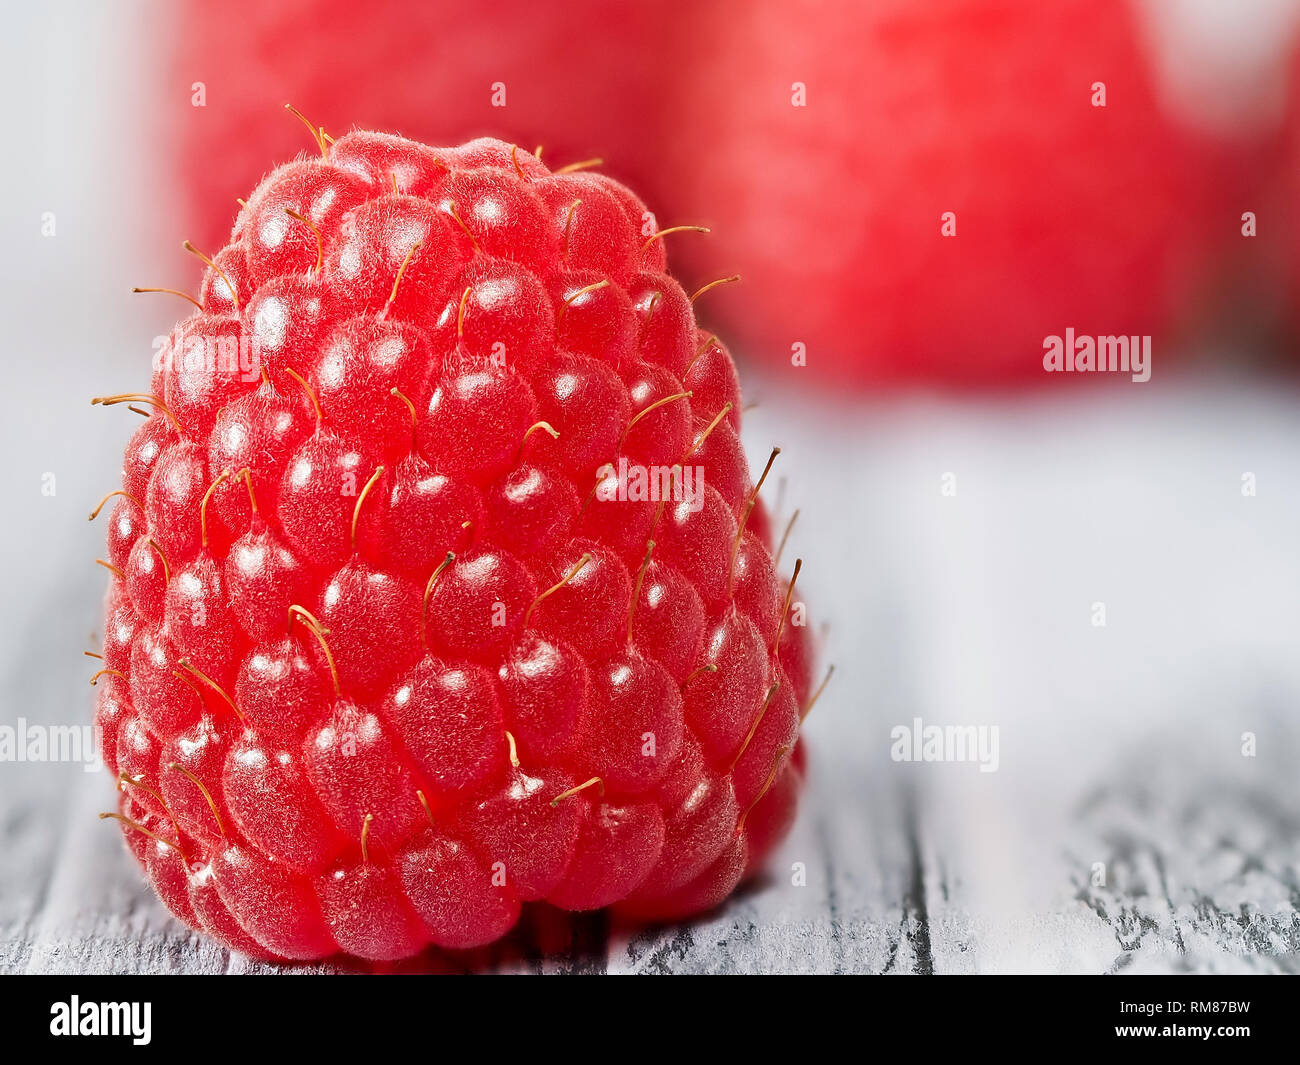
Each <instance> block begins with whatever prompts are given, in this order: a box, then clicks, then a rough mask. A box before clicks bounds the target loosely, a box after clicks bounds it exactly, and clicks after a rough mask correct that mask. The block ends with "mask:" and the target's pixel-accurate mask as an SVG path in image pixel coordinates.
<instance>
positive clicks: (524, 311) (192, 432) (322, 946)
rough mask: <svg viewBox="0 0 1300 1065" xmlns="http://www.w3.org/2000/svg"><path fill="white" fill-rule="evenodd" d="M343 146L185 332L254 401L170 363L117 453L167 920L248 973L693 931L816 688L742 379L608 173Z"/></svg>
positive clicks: (735, 874)
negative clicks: (207, 937)
mask: <svg viewBox="0 0 1300 1065" xmlns="http://www.w3.org/2000/svg"><path fill="white" fill-rule="evenodd" d="M335 151H336V152H337V154H338V158H337V159H334V158H331V160H330V161H329V162H324V161H314V162H312V163H310V164H293V165H291V166H290V167H286V168H282V169H281V170H279V171H276V172H274V173H273V174H272V175H271V177H269V178H268V179H267V181H266V183H265V184H264V186H263V187H262V188H261V189H259V190H258V191H257V192H255V193H254V194H253V195H252V196H251V197H250V198H249V201H248V202H249V207H248V209H247V210H246V211H245V212H244V214H243V215H242V216H241V218H240V221H239V223H238V225H237V227H236V231H235V234H234V237H233V242H232V244H231V245H230V246H229V247H228V248H227V249H226V252H225V253H223V257H222V259H221V261H222V263H230V264H232V265H231V266H230V269H231V271H232V283H233V284H234V288H235V291H236V293H237V294H238V295H239V297H240V300H241V308H242V310H241V312H240V313H239V315H236V314H235V313H234V307H233V301H232V304H231V307H230V308H229V309H228V310H222V311H221V314H220V316H213V315H205V316H194V317H193V318H191V319H189V320H188V321H187V323H186V324H185V325H184V326H183V327H182V328H181V329H179V330H178V331H177V333H176V334H174V338H173V339H174V340H177V339H178V338H183V337H184V336H187V335H196V334H203V335H207V334H211V333H214V332H215V331H217V330H218V329H231V330H233V331H234V332H235V333H240V331H241V330H242V331H244V333H248V332H251V333H252V334H253V336H254V337H255V339H256V345H255V347H257V348H258V349H259V350H264V352H265V355H266V357H265V360H264V361H262V362H261V363H260V365H259V371H260V372H258V373H256V374H253V375H247V376H248V379H246V375H244V374H235V375H231V374H228V373H226V372H225V371H223V370H222V369H221V368H220V367H219V366H215V367H211V368H210V369H209V370H208V371H205V372H208V373H209V374H210V375H211V376H210V377H209V378H205V377H204V376H203V375H202V373H200V372H199V370H198V369H193V371H192V372H191V369H187V370H186V371H185V376H183V377H182V376H178V372H177V371H175V370H174V369H167V370H165V371H164V372H163V373H162V374H161V378H162V380H163V383H164V387H165V390H167V392H168V395H169V396H170V398H171V399H173V400H174V401H175V402H176V406H177V409H176V410H172V409H171V408H170V406H168V407H167V409H166V410H164V412H163V413H161V414H159V415H156V416H154V417H151V418H150V419H149V421H148V422H147V423H146V425H145V427H144V429H142V430H139V431H137V435H136V436H135V437H134V438H133V440H132V442H131V445H130V448H129V450H128V453H127V457H126V463H125V465H124V472H123V480H124V483H125V484H126V486H127V488H126V489H125V490H126V491H131V492H132V494H133V495H135V499H134V500H133V499H131V498H125V499H122V500H120V501H119V502H117V503H116V504H115V505H114V509H113V511H112V521H111V523H110V529H109V537H108V540H109V550H108V555H109V558H110V559H111V560H112V561H113V563H114V565H117V566H118V568H119V569H121V571H122V576H121V577H115V578H114V580H113V583H112V586H111V589H110V592H109V596H108V601H107V603H106V607H105V610H106V617H107V621H106V633H105V652H104V653H105V666H106V668H107V669H108V670H109V671H110V672H109V673H107V674H106V675H105V676H103V677H101V678H99V679H100V684H101V685H102V686H101V688H100V691H99V699H98V706H97V712H96V722H97V725H98V727H99V729H100V732H101V736H102V739H101V749H102V750H103V751H104V754H105V758H106V760H107V761H108V763H109V764H110V765H111V766H112V767H113V768H114V769H115V770H116V771H118V772H121V773H125V774H127V776H128V777H129V778H130V781H129V783H127V784H124V787H126V788H127V789H128V790H129V792H130V794H129V796H126V795H124V797H123V800H122V810H123V816H125V817H128V818H130V820H131V821H132V822H133V823H132V824H126V823H124V824H123V831H124V832H125V833H126V836H127V839H128V842H129V843H130V845H131V847H132V849H133V851H134V852H135V853H136V855H137V857H138V858H139V859H140V861H141V862H142V864H144V866H145V867H146V869H147V871H148V874H149V877H150V879H151V881H152V882H153V883H154V885H155V887H156V889H157V890H158V892H159V894H160V895H161V896H162V897H163V899H164V901H165V902H166V904H167V905H168V907H169V908H170V909H171V910H172V912H173V913H175V914H176V915H177V916H178V917H179V918H180V919H181V920H183V921H186V922H188V923H189V924H190V925H191V926H193V927H197V928H201V929H203V930H205V931H207V932H208V933H209V934H211V935H212V936H213V937H214V938H216V939H217V940H218V941H219V942H221V943H223V944H224V945H225V946H227V947H228V948H230V949H232V950H239V951H243V952H245V953H250V954H257V955H260V956H265V957H271V958H293V959H307V958H318V957H322V956H325V955H327V954H331V953H334V952H336V951H340V950H341V951H344V952H347V953H350V954H355V955H358V956H361V957H365V958H371V959H393V958H400V957H405V956H407V955H410V954H412V953H414V952H416V951H418V950H420V949H421V948H423V947H425V946H426V945H429V944H432V945H435V946H438V947H445V948H452V949H467V948H471V947H476V946H480V945H482V944H484V943H489V942H491V941H492V940H494V939H496V938H498V937H500V936H502V935H503V934H505V933H506V932H507V931H508V930H509V929H510V928H511V927H512V926H513V925H514V923H515V921H516V920H517V918H518V916H519V913H520V906H521V904H524V903H531V902H534V901H541V900H545V901H548V902H550V903H551V904H553V905H556V906H560V907H566V908H570V909H592V908H596V907H602V906H610V905H621V906H623V907H624V908H626V909H627V910H628V912H630V913H631V912H635V913H642V914H645V915H649V916H679V915H682V914H685V913H687V912H689V911H691V910H692V909H699V908H702V907H708V906H711V905H714V904H715V903H717V902H718V901H720V900H721V899H722V898H723V897H724V896H725V895H726V894H727V892H729V891H730V890H731V888H732V887H734V886H735V884H736V882H737V880H738V879H739V877H740V875H741V874H742V872H743V871H744V869H745V868H746V863H747V862H752V861H753V858H752V856H753V855H754V854H755V853H756V852H757V850H756V848H755V847H751V846H750V843H749V838H748V833H749V832H750V830H751V829H750V828H747V826H746V818H749V817H752V826H753V831H755V832H758V833H760V834H761V836H760V842H761V848H759V849H761V850H763V851H766V850H770V849H771V847H772V846H773V845H774V844H775V842H776V841H777V839H779V837H780V835H781V833H782V832H783V831H784V830H785V828H786V827H787V826H788V822H789V818H790V816H791V813H792V809H793V800H794V793H795V790H797V789H796V788H795V787H794V785H796V784H797V783H798V779H799V778H798V776H797V774H794V773H793V772H786V771H785V770H786V766H787V763H788V762H789V759H790V752H791V751H792V749H793V748H794V745H795V742H796V736H797V729H798V723H799V710H800V707H801V706H802V705H803V700H804V698H805V697H806V694H807V684H808V670H809V667H810V665H811V661H810V656H809V646H808V643H807V640H806V633H805V631H804V627H803V626H802V621H803V614H802V605H801V604H800V607H799V617H798V619H797V621H796V620H795V619H793V618H792V619H790V620H789V621H787V622H786V623H785V624H784V627H783V630H782V634H781V636H780V639H779V641H778V639H777V629H778V628H782V617H781V609H782V607H783V606H784V603H785V588H784V585H783V584H781V583H780V581H779V580H778V577H777V574H776V572H775V567H774V565H773V563H772V559H771V555H770V548H769V544H768V542H767V540H766V538H765V535H764V532H765V530H766V528H767V525H766V520H765V518H764V517H763V513H764V512H763V511H762V509H761V507H755V508H753V509H752V511H750V508H749V503H750V501H751V495H752V489H751V487H750V485H751V478H750V473H749V469H748V465H747V463H746V461H745V457H744V454H743V452H742V451H741V449H740V447H739V443H738V436H737V431H736V430H737V427H738V426H739V420H740V414H739V406H738V400H739V390H738V386H737V384H736V377H735V371H734V368H733V367H732V365H731V360H730V357H729V356H728V355H727V354H726V351H725V349H724V348H722V347H721V345H719V344H716V343H714V342H710V343H708V344H703V342H702V339H701V336H700V334H699V332H698V331H697V328H696V325H695V321H694V316H693V314H692V313H691V310H690V305H689V303H688V302H687V301H685V299H684V297H681V294H680V289H678V288H677V286H676V284H675V282H672V281H671V280H670V279H669V278H668V277H667V275H665V274H664V273H663V272H662V271H663V269H664V261H663V258H662V254H661V253H660V252H659V251H658V250H657V242H656V245H655V246H652V247H650V248H645V249H643V248H642V244H643V242H644V239H643V237H642V236H641V231H640V225H641V223H640V214H639V211H638V206H639V203H638V201H636V200H635V198H634V197H633V196H632V194H631V193H629V192H627V191H626V190H624V189H621V187H620V186H617V185H615V184H613V183H612V182H610V181H608V180H607V179H604V178H600V177H595V176H591V175H577V176H567V177H566V176H553V175H551V174H550V173H549V171H548V169H547V168H546V166H545V165H544V164H542V163H540V162H539V161H538V160H537V159H536V158H535V157H531V156H530V157H529V158H528V159H525V160H522V161H521V160H519V159H518V156H517V153H515V152H512V151H511V149H510V146H509V145H505V144H502V143H500V142H493V141H488V140H481V141H476V142H473V143H471V144H469V145H466V146H464V147H463V148H461V149H455V150H443V149H429V148H425V147H422V146H420V145H417V144H414V143H412V142H408V141H402V140H400V139H397V138H391V137H383V136H379V135H372V134H363V133H355V134H351V135H349V136H347V137H344V138H342V139H340V141H339V142H338V144H337V145H336V148H335ZM516 163H519V165H518V167H516ZM393 175H396V177H397V182H398V189H399V192H400V195H394V194H393V191H392V176H393ZM521 175H522V176H521ZM570 196H572V197H575V198H577V197H578V196H581V197H582V199H583V205H582V208H581V209H578V208H575V209H574V210H573V212H572V218H570V217H569V212H568V210H567V208H566V209H565V210H561V209H560V207H561V206H563V205H565V204H566V203H568V204H571V202H572V201H571V200H566V197H570ZM340 204H346V205H347V207H346V209H340V208H339V206H338V205H340ZM285 205H289V206H292V208H293V209H294V210H295V211H299V212H300V213H303V214H304V215H305V216H307V217H310V218H311V219H313V224H314V225H315V226H316V228H317V229H318V230H319V232H320V239H321V264H320V268H319V270H317V266H316V256H315V234H313V233H312V231H311V229H310V228H309V227H303V228H305V229H306V233H305V234H304V233H303V232H300V231H299V230H298V229H294V228H292V227H289V228H281V227H280V225H279V221H278V217H277V214H276V211H277V210H279V211H280V213H281V214H283V213H284V212H283V207H284V206H285ZM286 217H287V216H286ZM462 223H463V228H462ZM566 239H567V242H568V246H567V249H566V247H565V242H566ZM417 240H423V241H424V242H425V243H423V244H421V245H420V247H419V248H418V249H417V250H416V252H414V253H411V248H412V247H413V244H414V242H415V241H417ZM408 253H409V254H408ZM223 268H224V267H223ZM234 271H237V276H236V275H235V273H234ZM399 275H400V276H399ZM589 279H593V280H589ZM574 285H577V286H578V289H582V288H585V287H587V286H590V285H595V286H596V287H591V288H587V291H585V292H581V293H579V294H577V295H574V292H575V291H576V290H574V289H573V286H574ZM395 286H396V292H397V294H396V295H395V296H394V287H395ZM208 288H209V299H210V300H211V301H212V303H213V305H214V307H215V305H216V304H217V303H219V302H220V296H221V292H222V291H223V289H222V285H221V284H218V283H215V282H213V283H212V284H210V285H209V286H208ZM466 289H468V293H466ZM225 291H226V292H227V294H229V289H228V288H227V289H225ZM570 296H573V298H572V299H570ZM241 335H243V334H241ZM496 338H500V339H501V343H502V345H503V346H504V351H505V355H504V357H503V358H498V357H497V355H498V352H497V351H496ZM697 351H700V352H701V355H700V357H699V358H698V359H696V358H695V353H696V352H697ZM692 359H694V360H695V361H694V363H693V364H692V361H691V360H692ZM683 374H685V375H686V376H688V377H691V378H692V379H693V380H694V382H695V384H696V386H697V387H699V389H700V394H701V395H703V396H705V397H706V400H707V402H706V405H705V406H703V407H701V406H700V405H699V402H698V401H697V400H696V399H695V398H694V397H693V396H692V395H688V394H686V393H687V392H689V391H690V388H688V387H686V386H684V384H683V381H682V376H681V375H683ZM728 403H731V404H732V405H733V409H731V410H729V411H728V410H727V409H726V404H728ZM173 417H175V418H176V421H175V422H173V421H172V418H173ZM677 466H687V467H689V468H690V470H691V472H692V478H691V480H690V481H689V482H687V481H683V480H680V479H679V480H676V481H675V480H674V479H673V477H672V476H671V475H670V474H671V470H672V468H673V467H677ZM686 488H688V489H689V491H686V492H685V494H683V491H684V489H686ZM674 492H675V493H676V494H674ZM137 501H138V502H137ZM747 511H749V512H750V520H749V522H748V529H749V531H745V532H743V535H742V534H741V533H738V529H739V528H740V526H739V523H738V519H739V518H741V517H743V516H744V515H745V513H746V512H747ZM738 537H739V539H738ZM652 540H653V541H654V544H655V546H654V547H653V548H651V547H650V541H652ZM733 557H734V561H733ZM796 630H797V631H796ZM112 671H116V673H121V674H122V676H120V677H119V676H117V675H116V673H115V672H112ZM774 789H775V790H774ZM140 829H143V830H147V831H149V832H153V833H154V834H155V835H157V836H160V837H161V838H162V839H163V840H164V841H165V842H162V843H158V842H156V841H154V840H152V839H150V837H148V836H146V835H145V834H144V833H143V832H141V831H139V830H140ZM173 848H174V849H173Z"/></svg>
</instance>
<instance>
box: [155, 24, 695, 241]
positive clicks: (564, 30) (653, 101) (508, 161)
mask: <svg viewBox="0 0 1300 1065" xmlns="http://www.w3.org/2000/svg"><path fill="white" fill-rule="evenodd" d="M682 15H683V13H675V14H674V16H673V17H671V18H670V17H665V15H664V14H663V12H661V11H658V10H655V9H653V8H651V7H647V6H643V5H637V4H615V5H611V4H609V3H607V2H606V0H569V2H567V3H566V4H564V5H563V6H554V5H549V4H537V3H535V2H533V0H498V2H497V3H495V4H493V5H492V7H491V8H490V9H486V8H476V7H472V6H468V7H467V6H466V5H464V4H457V3H453V2H452V0H428V2H425V3H419V4H413V3H410V0H374V2H373V3H371V4H369V5H367V6H366V8H365V9H364V10H363V9H361V8H358V7H357V6H356V5H355V4H353V3H351V2H349V0H298V2H296V3H295V4H294V5H293V6H292V7H289V8H281V7H278V6H274V5H267V4H262V3H257V2H254V0H230V3H229V4H228V5H227V6H226V8H225V10H224V11H223V12H221V13H218V12H216V11H209V10H206V9H205V8H203V7H200V6H195V7H192V8H189V7H187V8H186V9H184V10H183V11H180V12H178V20H179V21H178V22H177V24H176V28H175V32H174V33H172V34H170V35H169V37H168V40H167V49H166V51H165V53H164V51H163V48H162V46H161V43H160V44H159V47H158V53H159V54H160V55H162V54H166V55H167V56H168V57H169V58H168V61H167V63H166V64H165V65H166V67H167V71H168V77H169V78H170V79H171V82H172V83H174V84H177V85H184V86H185V87H186V91H185V92H183V93H177V94H175V97H174V100H173V99H167V98H161V99H159V100H158V101H157V102H156V105H157V108H158V112H159V114H158V118H159V121H158V125H159V126H160V127H161V129H159V130H158V134H159V135H158V137H157V140H158V143H159V144H160V145H162V146H164V148H165V149H167V150H168V151H170V153H171V158H170V159H169V163H170V165H172V166H174V167H175V169H176V172H177V173H176V177H177V180H176V182H175V184H176V185H177V186H178V187H180V188H181V189H183V190H184V194H185V199H186V203H185V207H186V211H187V218H188V220H189V221H187V223H186V231H187V232H190V233H191V234H192V235H194V237H195V240H196V241H197V242H198V243H199V245H200V247H207V246H209V245H210V246H212V247H217V246H219V244H218V242H219V241H220V240H222V239H223V238H224V237H225V236H226V234H227V233H228V232H229V229H230V222H231V219H232V218H233V217H234V214H235V211H236V210H237V207H236V204H235V199H234V198H235V197H236V196H244V197H245V198H246V199H248V200H249V203H250V204H251V203H252V202H253V201H252V199H251V198H250V197H248V196H247V190H248V189H249V188H251V187H252V185H253V184H254V183H255V182H256V181H257V180H258V178H259V177H260V176H261V175H263V174H265V173H266V171H267V163H268V160H271V159H284V158H289V157H290V156H291V155H292V153H294V152H297V151H300V150H301V149H302V148H303V146H304V137H305V136H306V131H305V130H304V129H303V127H302V125H301V124H300V123H299V122H298V121H297V120H296V119H294V118H293V117H292V116H291V115H290V114H288V113H287V112H286V111H284V110H283V108H282V107H281V106H280V103H279V102H280V101H284V100H292V101H293V102H294V104H296V105H297V106H298V107H299V108H300V109H301V110H302V111H303V113H304V114H306V115H307V116H308V117H309V118H310V119H311V120H312V121H313V122H318V123H323V124H324V126H325V128H326V130H327V131H328V132H329V133H331V134H332V135H333V136H335V137H337V138H338V140H337V142H336V143H335V144H334V145H333V147H332V148H331V149H330V162H331V163H333V164H335V165H336V166H338V167H339V168H340V169H342V170H345V171H347V172H348V173H349V174H353V175H357V176H359V177H361V178H363V179H364V180H366V181H367V182H368V183H369V184H370V185H371V186H372V188H373V189H374V190H376V191H379V190H384V189H386V190H387V191H390V192H391V191H392V188H393V179H394V178H396V181H397V187H398V188H399V189H400V191H401V192H403V193H406V194H409V195H413V196H426V197H428V198H430V199H437V198H438V196H439V193H440V192H441V186H442V185H443V184H444V183H448V182H449V176H448V175H447V173H446V167H448V166H451V167H454V168H456V169H458V170H461V171H474V170H478V169H480V168H482V167H493V168H495V169H497V170H501V169H506V170H508V171H509V172H510V173H511V174H515V175H516V176H517V174H518V171H516V169H515V168H516V166H518V167H519V171H522V173H523V174H524V175H526V176H527V177H529V178H533V179H539V178H544V177H546V176H547V174H548V173H549V169H548V168H547V167H546V166H545V165H544V164H543V163H542V162H541V161H539V160H538V159H537V158H536V157H535V156H534V155H533V149H534V148H535V147H536V146H537V145H538V144H541V145H542V146H543V150H542V158H543V159H544V160H545V161H547V162H550V161H555V165H557V166H558V165H560V164H562V163H572V162H577V161H580V160H583V159H588V158H590V157H592V156H602V157H604V158H605V159H607V160H609V162H610V164H611V166H612V167H613V168H614V172H615V173H618V174H631V173H636V172H638V171H639V170H641V169H644V167H643V166H642V164H643V163H652V162H653V161H654V160H655V159H656V157H658V156H659V155H661V150H660V141H659V136H658V133H659V131H658V124H659V123H658V119H659V112H660V111H661V109H662V107H661V103H660V101H661V99H662V95H663V91H662V81H663V72H664V71H666V70H674V69H677V65H676V64H677V59H676V55H677V46H676V45H675V44H674V41H675V39H676V38H677V37H678V36H679V35H680V34H681V32H682V30H683V29H684V28H685V29H688V28H689V23H690V21H691V20H689V19H686V18H684V17H682ZM683 22H685V23H687V26H686V27H682V26H681V25H680V24H681V23H683ZM503 27H509V32H508V33H505V32H502V28H503ZM431 55H437V56H438V62H437V63H432V64H431V63H430V62H429V57H430V56H431ZM199 67H201V68H202V75H201V76H202V77H203V79H204V82H203V84H204V87H205V93H204V97H203V99H202V100H201V101H195V100H192V99H191V95H190V90H189V86H191V85H192V84H193V82H194V79H195V77H198V76H200V75H196V74H195V70H196V69H198V68H199ZM196 103H201V105H202V106H195V104H196ZM358 121H361V122H364V123H365V124H367V125H368V126H369V127H371V128H379V129H388V130H401V131H402V132H403V133H404V134H405V135H406V136H407V137H415V138H417V139H420V140H424V141H428V142H429V143H430V144H435V145H436V144H438V143H439V140H438V139H436V138H442V139H443V140H442V143H446V142H447V141H448V140H450V141H452V142H453V143H454V142H455V141H459V140H461V139H464V138H467V137H477V136H478V135H479V133H481V132H482V130H484V129H493V130H495V131H496V132H497V133H498V134H499V135H500V136H502V137H504V138H505V139H506V143H502V142H501V141H496V140H491V139H489V138H481V139H479V140H474V141H470V142H469V143H467V144H463V145H461V146H460V147H459V148H446V147H426V146H425V145H423V144H417V143H416V142H415V141H411V140H404V139H402V138H400V137H392V136H388V135H384V134H375V133H369V132H352V133H348V132H346V131H347V130H348V128H349V127H350V126H351V125H352V124H354V123H355V122H358ZM673 132H674V133H675V134H676V135H680V134H681V131H680V129H679V128H678V127H676V126H675V127H674V129H673ZM512 140H513V141H516V142H517V144H518V147H517V150H514V151H512V148H513V147H514V146H513V145H512V144H511V143H509V142H510V141H512ZM305 143H306V144H307V145H309V146H310V148H311V155H312V156H313V157H314V158H315V159H317V160H318V159H319V153H318V152H317V151H316V148H315V145H314V144H312V142H311V141H310V140H308V141H306V142H305ZM214 144H217V145H221V150H220V151H216V152H214V151H213V150H212V146H213V145H214ZM372 194H373V193H372ZM571 199H572V197H570V201H571ZM628 199H632V197H630V196H629V197H628ZM566 206H567V203H566ZM635 224H636V226H637V227H638V231H639V227H640V225H641V222H640V219H639V217H638V218H637V219H636V220H635ZM194 226H197V227H198V228H193V227H194ZM303 228H304V229H305V227H303ZM304 235H305V236H307V237H308V238H309V237H310V233H309V232H308V233H306V234H304ZM200 237H201V238H202V239H200ZM652 247H653V246H652Z"/></svg>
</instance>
